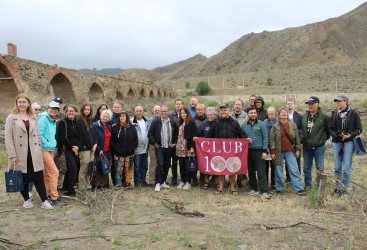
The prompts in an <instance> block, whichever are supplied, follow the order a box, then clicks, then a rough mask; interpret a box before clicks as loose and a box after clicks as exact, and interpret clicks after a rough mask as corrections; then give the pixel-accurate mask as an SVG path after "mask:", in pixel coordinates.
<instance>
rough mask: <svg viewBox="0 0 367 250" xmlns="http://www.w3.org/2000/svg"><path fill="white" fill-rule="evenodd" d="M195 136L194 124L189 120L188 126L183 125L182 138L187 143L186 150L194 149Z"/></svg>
mask: <svg viewBox="0 0 367 250" xmlns="http://www.w3.org/2000/svg"><path fill="white" fill-rule="evenodd" d="M195 136H196V124H195V122H194V121H193V120H191V121H190V122H189V123H188V124H186V125H185V128H184V138H185V140H186V142H187V150H190V148H191V147H193V148H195V142H194V140H193V138H194V137H195Z"/></svg>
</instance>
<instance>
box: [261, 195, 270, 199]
mask: <svg viewBox="0 0 367 250" xmlns="http://www.w3.org/2000/svg"><path fill="white" fill-rule="evenodd" d="M262 196H263V198H264V199H265V200H270V197H269V195H268V193H263V194H262Z"/></svg>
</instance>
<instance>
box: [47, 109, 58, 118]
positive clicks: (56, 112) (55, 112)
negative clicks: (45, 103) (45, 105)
mask: <svg viewBox="0 0 367 250" xmlns="http://www.w3.org/2000/svg"><path fill="white" fill-rule="evenodd" d="M47 112H48V113H49V114H50V115H51V116H56V115H57V114H58V113H59V109H58V108H49V109H48V110H47Z"/></svg>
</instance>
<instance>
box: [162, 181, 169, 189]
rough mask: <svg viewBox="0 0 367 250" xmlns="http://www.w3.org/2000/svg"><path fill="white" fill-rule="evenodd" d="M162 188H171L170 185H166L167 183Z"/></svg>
mask: <svg viewBox="0 0 367 250" xmlns="http://www.w3.org/2000/svg"><path fill="white" fill-rule="evenodd" d="M161 187H162V188H170V186H168V185H167V184H166V182H163V184H162V185H161Z"/></svg>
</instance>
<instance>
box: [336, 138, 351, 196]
mask: <svg viewBox="0 0 367 250" xmlns="http://www.w3.org/2000/svg"><path fill="white" fill-rule="evenodd" d="M341 145H342V143H341V142H333V158H334V166H335V172H334V173H335V177H336V178H337V179H338V180H339V181H340V182H339V181H336V182H335V184H336V189H343V185H344V186H345V188H349V180H350V179H351V175H352V158H353V151H354V144H353V141H348V142H344V149H343V154H342V155H339V150H340V147H341ZM343 165H344V171H343ZM342 184H343V185H342Z"/></svg>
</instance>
